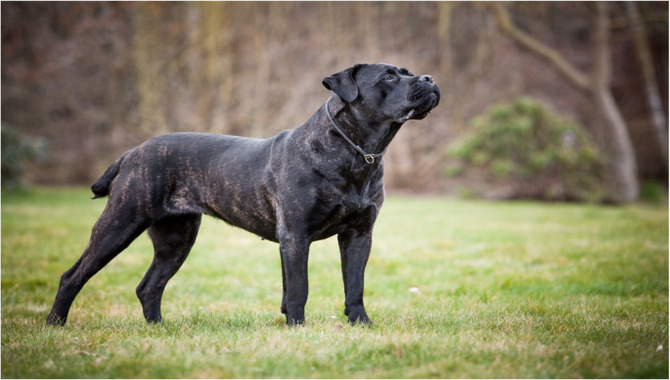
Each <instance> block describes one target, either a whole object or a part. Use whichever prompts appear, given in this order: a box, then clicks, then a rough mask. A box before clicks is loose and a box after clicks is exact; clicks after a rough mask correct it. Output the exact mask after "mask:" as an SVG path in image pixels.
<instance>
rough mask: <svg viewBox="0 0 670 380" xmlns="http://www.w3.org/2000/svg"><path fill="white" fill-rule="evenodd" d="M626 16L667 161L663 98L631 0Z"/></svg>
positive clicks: (649, 52) (654, 124)
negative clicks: (628, 19)
mask: <svg viewBox="0 0 670 380" xmlns="http://www.w3.org/2000/svg"><path fill="white" fill-rule="evenodd" d="M626 5H627V10H628V17H629V18H630V24H631V29H632V31H633V36H634V39H633V41H634V42H635V46H636V48H637V49H636V50H637V53H638V58H639V60H640V66H641V67H642V74H643V78H644V89H645V95H646V99H647V104H648V105H649V110H650V114H651V121H652V125H653V126H654V129H655V130H656V135H657V141H658V144H659V147H660V149H661V154H662V156H663V159H664V160H665V161H666V162H667V161H668V123H667V119H666V117H665V113H664V111H663V99H662V98H661V94H660V93H659V89H658V85H657V83H658V80H657V79H656V70H655V69H654V63H653V59H652V56H651V51H650V50H649V42H648V41H649V39H648V38H647V31H646V27H645V25H644V23H643V22H642V20H641V17H640V12H639V11H638V9H637V5H636V4H635V2H633V1H627V2H626Z"/></svg>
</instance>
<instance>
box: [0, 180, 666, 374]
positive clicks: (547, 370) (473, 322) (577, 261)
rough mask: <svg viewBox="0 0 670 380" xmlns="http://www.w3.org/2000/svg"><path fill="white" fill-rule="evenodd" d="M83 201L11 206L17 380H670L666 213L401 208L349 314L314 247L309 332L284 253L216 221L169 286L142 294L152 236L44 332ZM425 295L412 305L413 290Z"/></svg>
mask: <svg viewBox="0 0 670 380" xmlns="http://www.w3.org/2000/svg"><path fill="white" fill-rule="evenodd" d="M89 196H90V194H89V192H88V191H87V190H83V189H81V190H80V189H69V190H68V189H53V188H52V189H34V190H32V191H30V192H23V193H18V194H16V193H13V194H9V195H7V196H5V195H4V194H3V197H2V222H3V223H2V241H1V243H2V336H1V338H2V377H3V378H25V377H32V378H166V377H169V378H667V376H668V254H667V252H668V233H667V231H668V209H667V208H658V207H653V208H652V207H649V206H639V205H637V206H626V207H602V206H596V205H574V204H573V205H566V204H541V203H529V202H505V203H499V202H475V201H453V200H446V199H428V198H422V199H412V198H396V197H390V198H389V199H388V201H387V203H386V205H385V206H384V209H383V210H382V213H381V215H380V217H379V220H378V222H377V226H376V229H375V243H374V245H373V252H372V257H371V258H370V262H369V264H368V270H367V276H366V305H367V307H368V311H369V312H370V315H371V317H372V318H373V320H374V322H375V323H376V327H374V328H372V329H366V328H359V327H351V326H349V325H348V324H347V323H346V317H344V315H342V310H343V305H342V301H343V292H342V278H341V274H340V263H339V251H338V249H337V244H336V241H335V240H334V239H329V240H326V241H322V242H317V243H315V244H313V246H312V251H311V255H310V263H309V264H310V267H309V271H310V296H309V297H310V298H309V301H308V303H307V310H306V312H307V319H308V322H307V324H306V325H305V326H303V327H299V328H287V327H285V326H284V318H283V316H282V315H281V314H280V312H279V304H280V302H281V268H280V265H279V257H278V252H277V246H276V245H275V244H272V243H268V242H267V241H261V240H260V239H258V238H257V237H255V236H253V235H251V234H247V233H245V232H243V231H241V230H239V229H235V228H231V227H229V226H227V225H226V224H225V223H221V222H215V221H213V220H212V219H211V218H205V219H204V220H203V226H202V229H201V233H200V236H199V238H198V241H197V242H196V244H195V246H194V249H193V252H192V253H191V256H190V257H189V259H188V260H187V261H186V263H185V264H184V266H183V268H182V269H181V270H180V272H179V273H178V274H177V275H176V276H175V278H174V279H172V281H171V282H170V283H169V284H168V287H167V289H166V291H165V297H164V310H163V311H164V317H165V321H164V322H163V323H160V324H156V325H147V324H146V323H145V321H144V319H143V317H142V312H141V307H140V305H139V302H138V300H137V297H136V296H135V294H134V289H135V286H136V285H137V284H138V283H139V281H140V279H141V277H142V275H143V274H144V272H145V271H146V269H147V268H148V266H149V264H150V262H151V259H152V248H151V242H150V241H149V239H148V238H146V237H140V238H139V239H138V240H137V241H136V242H135V243H133V245H131V246H130V247H129V248H128V250H127V251H126V252H124V253H123V254H121V255H120V256H119V257H117V258H116V259H115V260H114V261H112V263H110V264H109V265H108V266H107V267H105V269H103V270H102V271H101V272H100V273H99V274H97V275H96V276H95V277H93V279H92V280H91V281H90V282H89V283H88V284H87V285H86V286H85V287H84V289H83V291H82V293H81V294H80V295H79V297H78V298H77V300H76V301H75V303H74V305H73V308H72V311H71V314H70V319H69V321H68V325H67V326H65V327H64V328H47V327H45V326H44V321H45V318H46V315H47V314H48V312H49V309H50V307H51V303H52V302H53V297H54V295H55V293H56V287H57V285H58V280H59V277H60V275H61V274H62V273H63V272H64V271H65V270H66V269H67V268H69V267H70V266H71V265H72V264H73V263H74V262H75V260H76V259H77V258H78V257H79V255H80V254H81V252H82V250H83V249H84V247H85V246H86V243H87V239H88V236H89V233H90V228H91V225H92V224H93V223H94V221H95V219H96V218H97V216H98V215H99V214H100V212H101V211H102V208H103V207H104V206H105V202H104V200H98V201H90V200H88V199H87V198H88V197H89ZM410 289H412V291H410Z"/></svg>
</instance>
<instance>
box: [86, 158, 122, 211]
mask: <svg viewBox="0 0 670 380" xmlns="http://www.w3.org/2000/svg"><path fill="white" fill-rule="evenodd" d="M128 153H130V151H128V152H126V153H124V154H122V155H121V157H119V158H117V159H116V161H114V163H113V164H112V165H111V166H110V167H108V168H107V170H106V171H105V174H103V175H102V177H100V178H99V179H98V180H97V181H95V182H94V183H93V185H91V190H92V191H93V194H95V196H94V197H93V199H97V198H102V197H106V196H107V195H109V188H110V187H111V185H112V181H113V180H114V178H116V176H117V174H119V169H120V168H121V163H122V162H123V160H124V159H125V158H126V155H128Z"/></svg>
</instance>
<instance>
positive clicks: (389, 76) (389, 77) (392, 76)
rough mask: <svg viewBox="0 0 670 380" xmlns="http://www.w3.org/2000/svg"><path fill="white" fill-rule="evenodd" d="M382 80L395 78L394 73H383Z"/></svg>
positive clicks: (388, 80)
mask: <svg viewBox="0 0 670 380" xmlns="http://www.w3.org/2000/svg"><path fill="white" fill-rule="evenodd" d="M382 80H383V81H387V82H390V81H393V80H395V75H393V74H386V75H384V76H383V77H382Z"/></svg>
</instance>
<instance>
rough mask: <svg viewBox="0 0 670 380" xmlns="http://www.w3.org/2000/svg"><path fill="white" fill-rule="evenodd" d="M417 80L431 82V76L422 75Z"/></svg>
mask: <svg viewBox="0 0 670 380" xmlns="http://www.w3.org/2000/svg"><path fill="white" fill-rule="evenodd" d="M419 80H420V81H422V82H428V83H433V77H431V76H430V75H422V76H421V77H419Z"/></svg>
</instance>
